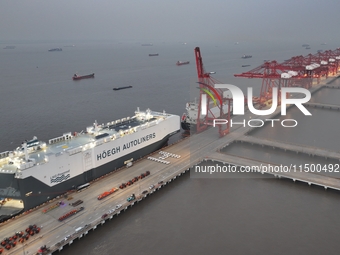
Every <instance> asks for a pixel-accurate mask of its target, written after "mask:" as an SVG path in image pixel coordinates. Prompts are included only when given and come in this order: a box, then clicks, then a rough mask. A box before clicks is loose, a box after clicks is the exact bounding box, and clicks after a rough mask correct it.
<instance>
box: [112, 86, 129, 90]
mask: <svg viewBox="0 0 340 255" xmlns="http://www.w3.org/2000/svg"><path fill="white" fill-rule="evenodd" d="M130 88H132V86H125V87H117V88H113V90H121V89H130Z"/></svg>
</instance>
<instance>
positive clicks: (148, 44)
mask: <svg viewBox="0 0 340 255" xmlns="http://www.w3.org/2000/svg"><path fill="white" fill-rule="evenodd" d="M142 46H153V44H152V43H143V44H142Z"/></svg>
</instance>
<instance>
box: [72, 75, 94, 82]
mask: <svg viewBox="0 0 340 255" xmlns="http://www.w3.org/2000/svg"><path fill="white" fill-rule="evenodd" d="M89 78H94V73H93V74H89V75H83V76H74V77H72V79H73V80H75V81H77V80H82V79H89Z"/></svg>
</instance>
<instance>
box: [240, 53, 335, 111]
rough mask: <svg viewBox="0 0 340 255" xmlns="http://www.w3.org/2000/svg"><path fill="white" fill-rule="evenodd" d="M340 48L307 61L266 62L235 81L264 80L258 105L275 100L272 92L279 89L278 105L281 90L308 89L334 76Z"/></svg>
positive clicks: (293, 59)
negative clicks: (287, 88) (289, 88)
mask: <svg viewBox="0 0 340 255" xmlns="http://www.w3.org/2000/svg"><path fill="white" fill-rule="evenodd" d="M339 61H340V48H339V49H336V50H334V51H325V52H318V53H317V54H314V55H312V54H309V55H307V56H305V57H303V56H296V57H292V58H290V59H288V60H285V61H284V62H283V63H281V64H279V63H278V62H277V61H275V60H274V61H271V62H265V63H263V64H262V65H260V66H258V67H256V68H254V69H252V70H250V71H248V72H245V73H241V74H235V75H234V76H235V77H244V78H262V86H261V92H260V99H259V103H260V104H261V105H264V104H265V103H266V102H270V101H271V98H272V89H273V88H274V87H277V88H278V101H277V102H278V103H280V90H281V88H282V87H303V88H306V89H309V88H311V87H312V85H313V80H314V79H316V82H317V84H318V83H320V79H321V78H322V77H325V78H327V77H328V75H335V74H336V73H337V72H338V69H339Z"/></svg>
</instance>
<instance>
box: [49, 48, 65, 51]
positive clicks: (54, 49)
mask: <svg viewBox="0 0 340 255" xmlns="http://www.w3.org/2000/svg"><path fill="white" fill-rule="evenodd" d="M62 50H63V49H62V48H53V49H49V50H48V51H62Z"/></svg>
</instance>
